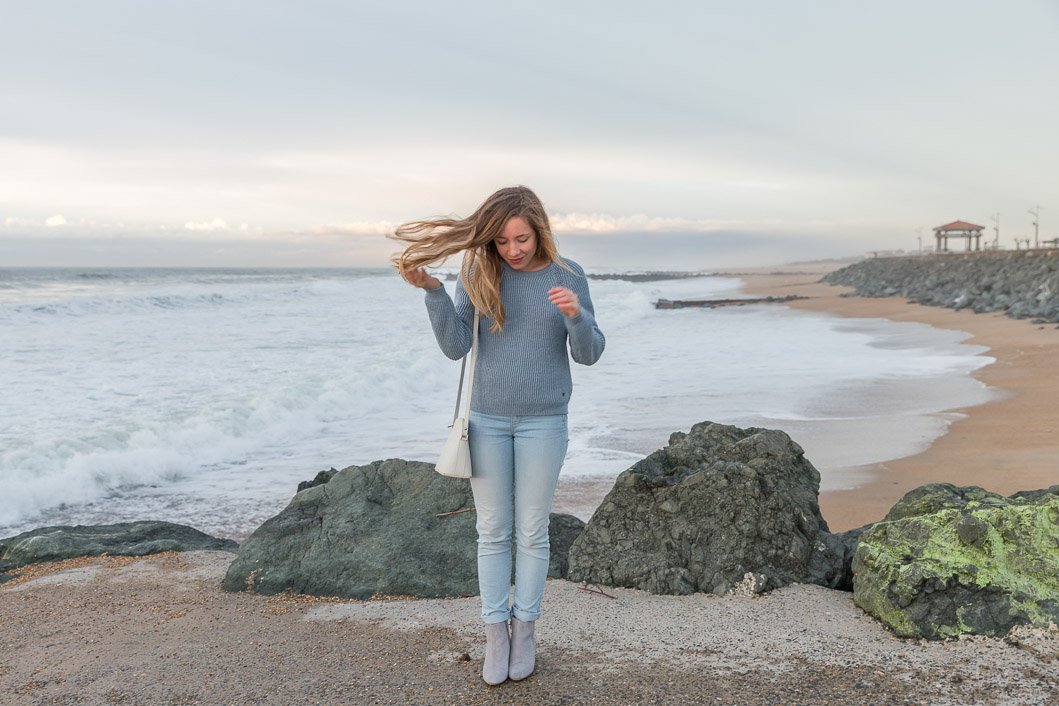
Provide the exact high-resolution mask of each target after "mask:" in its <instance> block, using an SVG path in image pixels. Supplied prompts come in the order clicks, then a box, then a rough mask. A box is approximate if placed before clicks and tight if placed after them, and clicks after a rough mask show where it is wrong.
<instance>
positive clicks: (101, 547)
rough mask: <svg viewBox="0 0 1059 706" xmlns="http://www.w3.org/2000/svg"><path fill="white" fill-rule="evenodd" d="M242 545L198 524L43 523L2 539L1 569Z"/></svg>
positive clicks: (149, 522)
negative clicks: (211, 534)
mask: <svg viewBox="0 0 1059 706" xmlns="http://www.w3.org/2000/svg"><path fill="white" fill-rule="evenodd" d="M238 546H239V545H238V544H236V543H235V542H233V541H232V540H230V539H219V538H217V537H211V536H210V535H208V534H206V533H204V532H200V531H199V530H197V529H195V528H194V527H188V526H187V525H178V524H174V523H172V522H157V521H144V522H119V523H117V524H113V525H77V526H72V527H71V526H65V525H59V526H55V527H39V528H37V529H35V530H30V531H29V532H23V533H22V534H19V535H16V536H14V537H8V538H7V539H0V572H3V571H10V570H11V569H17V568H19V567H21V566H25V565H27V564H35V563H37V562H41V561H60V560H62V559H73V558H74V557H81V556H99V555H101V554H110V555H112V556H146V555H148V554H158V553H160V552H187V551H193V550H197V549H214V550H223V551H235V550H236V548H237V547H238ZM0 580H2V579H0Z"/></svg>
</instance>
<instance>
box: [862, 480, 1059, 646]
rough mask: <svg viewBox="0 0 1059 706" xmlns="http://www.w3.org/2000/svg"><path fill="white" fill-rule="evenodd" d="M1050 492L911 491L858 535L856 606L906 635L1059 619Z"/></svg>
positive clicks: (1057, 517) (1055, 521)
mask: <svg viewBox="0 0 1059 706" xmlns="http://www.w3.org/2000/svg"><path fill="white" fill-rule="evenodd" d="M1056 491H1059V487H1055V486H1053V487H1052V488H1050V489H1046V490H1041V491H1025V492H1022V493H1016V494H1015V495H1012V496H1011V497H1004V496H1002V495H997V494H996V493H990V492H988V491H986V490H983V489H982V488H977V487H966V488H959V487H956V486H952V485H948V484H931V485H927V486H922V487H920V488H916V489H915V490H913V491H911V492H910V493H908V495H906V496H905V497H904V498H902V499H901V500H900V501H899V502H898V503H897V505H895V506H894V508H893V509H892V510H891V511H890V513H889V514H888V515H887V517H886V519H885V520H883V521H881V522H878V523H876V524H875V525H873V526H872V527H871V528H870V529H868V530H867V531H865V532H864V533H863V534H862V535H861V538H860V542H859V543H858V545H857V549H856V554H855V556H854V560H853V573H854V579H853V585H854V591H853V597H854V601H855V602H856V604H857V605H858V606H860V607H861V608H862V609H864V610H865V611H867V612H868V613H869V614H871V615H873V616H874V617H876V618H878V619H879V620H880V621H882V622H883V623H884V624H885V625H887V626H888V627H889V628H890V629H891V630H893V631H894V632H895V633H897V634H898V635H901V636H903V637H924V638H928V639H943V638H949V637H956V636H958V635H961V634H965V633H970V634H976V635H994V636H999V635H1004V634H1006V633H1007V632H1008V630H1010V629H1011V628H1012V627H1014V626H1015V625H1020V624H1032V625H1036V626H1041V627H1047V626H1048V624H1049V623H1059V492H1056Z"/></svg>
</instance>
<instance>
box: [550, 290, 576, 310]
mask: <svg viewBox="0 0 1059 706" xmlns="http://www.w3.org/2000/svg"><path fill="white" fill-rule="evenodd" d="M548 299H550V300H551V302H552V304H555V306H557V307H559V311H561V312H563V316H577V315H578V314H580V313H581V304H580V302H578V301H577V295H576V294H574V293H573V292H571V291H570V290H569V289H567V288H566V287H552V288H551V289H549V290H548Z"/></svg>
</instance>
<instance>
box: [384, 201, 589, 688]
mask: <svg viewBox="0 0 1059 706" xmlns="http://www.w3.org/2000/svg"><path fill="white" fill-rule="evenodd" d="M394 237H395V238H397V239H398V240H402V241H404V242H406V243H408V245H407V247H406V248H405V250H404V252H403V253H402V254H401V255H400V256H398V257H396V258H394V264H395V265H396V266H397V268H398V270H399V271H400V273H401V276H402V277H404V279H405V280H406V281H408V283H409V284H412V285H414V286H416V287H419V288H421V289H424V290H426V305H427V312H428V313H429V315H430V324H431V326H432V327H433V329H434V336H435V337H436V338H437V341H438V345H439V346H440V347H441V350H442V352H444V353H445V355H446V356H448V357H449V358H451V359H453V360H458V359H459V358H461V357H462V356H464V355H465V354H466V353H467V351H468V350H470V347H471V326H472V325H473V321H474V311H475V309H476V308H477V309H478V311H479V312H480V313H481V320H480V324H479V342H478V353H477V361H476V364H475V378H474V392H473V395H472V398H471V416H470V419H469V434H468V440H469V443H470V448H471V465H472V467H473V469H474V470H473V477H472V478H471V490H472V492H473V493H474V504H475V509H476V512H477V518H478V519H477V530H478V585H479V590H480V593H481V599H482V619H483V621H484V622H485V636H486V648H485V662H484V664H483V667H482V678H483V679H484V680H485V681H486V682H487V683H489V684H499V683H501V682H503V681H505V680H506V679H508V678H510V679H513V680H518V679H525V678H526V677H528V676H529V675H530V674H531V673H532V672H533V667H534V663H535V642H534V624H535V623H534V621H536V620H537V618H538V617H539V616H540V612H541V610H540V606H541V597H542V596H543V594H544V582H545V579H546V577H547V575H548V558H549V544H548V521H549V515H550V513H551V507H552V497H553V496H554V494H555V485H556V482H557V480H558V478H559V470H560V468H562V465H563V459H564V457H565V456H566V445H567V441H568V439H567V426H566V411H567V404H568V403H569V401H570V392H571V380H570V361H569V358H568V357H567V352H566V349H567V343H568V342H569V348H570V355H571V356H572V357H573V359H574V360H575V361H576V362H578V363H582V364H584V365H592V364H593V363H595V362H596V361H597V360H599V356H600V355H601V354H602V353H603V346H604V338H603V334H602V333H601V332H600V330H599V327H598V326H596V321H595V317H594V316H593V309H592V300H591V298H590V297H589V293H588V280H587V279H586V278H585V273H584V270H582V269H581V267H580V266H579V265H577V264H576V263H574V262H572V261H570V260H565V259H563V258H560V257H559V253H558V251H557V249H556V245H555V240H554V238H553V237H552V231H551V227H550V226H549V224H548V214H547V213H546V212H545V210H544V206H543V205H541V202H540V199H538V198H537V196H536V194H534V193H533V192H532V191H530V190H529V189H528V188H526V187H524V186H515V187H510V188H505V189H501V190H499V191H497V192H496V193H495V194H493V195H492V196H490V197H489V198H488V199H486V201H485V203H483V204H482V205H481V206H480V207H479V208H478V210H477V211H475V212H474V213H473V214H471V215H470V216H469V217H467V218H462V219H456V218H437V219H433V220H426V221H413V222H410V223H405V224H403V225H401V226H400V227H398V228H397V230H396V233H395V236H394ZM458 252H463V253H464V255H463V264H462V266H461V268H460V278H459V280H458V281H457V283H456V292H455V302H454V301H453V299H451V298H449V294H448V292H447V291H446V290H445V287H444V285H443V284H442V283H441V281H440V280H438V279H437V278H436V277H433V276H431V275H430V274H428V273H427V272H426V270H424V269H423V268H424V267H425V266H427V265H434V264H437V263H439V262H441V261H443V260H444V259H445V258H447V257H449V256H450V255H455V254H456V253H458ZM512 528H514V536H515V543H516V552H515V554H516V556H515V598H514V604H513V605H509V603H508V598H509V593H510V589H511V537H512ZM509 629H510V632H509Z"/></svg>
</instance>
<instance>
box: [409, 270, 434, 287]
mask: <svg viewBox="0 0 1059 706" xmlns="http://www.w3.org/2000/svg"><path fill="white" fill-rule="evenodd" d="M404 281H405V282H408V284H410V285H412V286H413V287H419V288H420V289H437V288H438V287H440V286H441V280H440V279H438V278H437V277H435V276H433V275H431V274H427V271H426V270H425V269H423V268H422V267H420V268H419V269H415V270H410V271H409V272H407V273H405V275H404Z"/></svg>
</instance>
